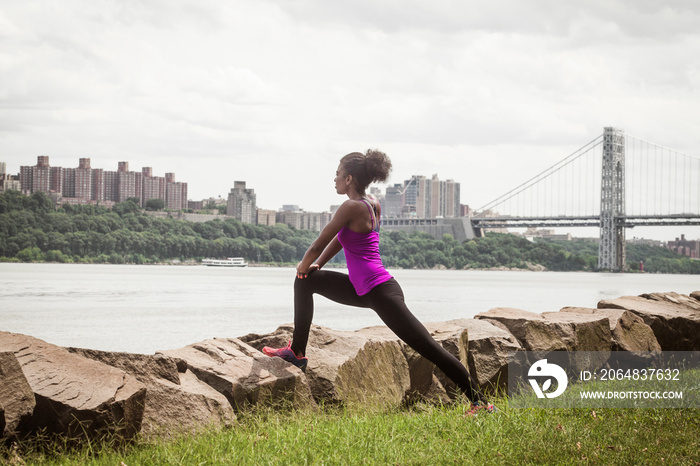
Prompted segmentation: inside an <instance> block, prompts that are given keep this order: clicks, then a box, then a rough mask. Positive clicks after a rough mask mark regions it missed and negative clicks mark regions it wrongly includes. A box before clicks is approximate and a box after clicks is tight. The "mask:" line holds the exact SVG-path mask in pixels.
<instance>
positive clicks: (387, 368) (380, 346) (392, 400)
mask: <svg viewBox="0 0 700 466" xmlns="http://www.w3.org/2000/svg"><path fill="white" fill-rule="evenodd" d="M292 330H293V328H292V326H291V325H283V326H281V327H279V328H278V329H277V330H276V331H275V332H273V333H272V334H269V335H255V334H252V335H247V336H245V337H242V339H244V340H246V341H248V342H249V344H250V345H251V346H253V347H255V348H257V349H258V350H261V349H262V347H263V346H271V347H280V346H286V345H287V342H288V341H289V340H290V339H291V335H292ZM306 356H307V357H308V358H309V363H308V366H307V368H306V376H307V377H308V379H309V385H310V386H311V391H312V393H313V395H314V397H315V398H316V399H317V400H319V401H325V402H342V403H362V404H365V405H378V404H381V405H384V406H392V405H394V406H396V405H399V404H400V403H401V402H402V400H403V397H404V395H405V393H406V391H407V390H408V389H409V386H410V381H409V374H408V364H407V363H406V360H405V358H404V357H403V354H402V353H401V348H400V347H399V345H398V343H396V342H394V341H371V340H370V339H369V338H368V337H366V336H363V335H361V334H359V333H357V332H343V331H338V330H332V329H328V328H324V327H319V326H317V325H312V326H311V331H310V334H309V342H308V345H307V350H306ZM274 359H278V358H274Z"/></svg>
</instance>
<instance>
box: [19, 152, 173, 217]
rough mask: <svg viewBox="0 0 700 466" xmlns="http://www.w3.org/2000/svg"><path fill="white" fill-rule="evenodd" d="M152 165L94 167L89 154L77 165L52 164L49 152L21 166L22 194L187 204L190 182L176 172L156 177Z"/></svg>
mask: <svg viewBox="0 0 700 466" xmlns="http://www.w3.org/2000/svg"><path fill="white" fill-rule="evenodd" d="M152 175H153V170H152V168H151V167H144V168H143V170H142V171H141V173H137V172H132V171H129V162H119V164H118V169H117V171H104V170H103V169H101V168H92V167H91V166H90V159H89V158H81V159H80V162H79V165H78V167H77V168H62V167H51V166H50V165H49V158H48V156H45V155H42V156H39V157H38V158H37V164H36V165H35V166H32V167H28V166H24V167H20V186H21V191H22V193H23V194H32V193H34V192H37V191H44V192H51V193H55V194H57V195H59V196H61V198H62V199H61V202H69V203H74V204H80V203H89V202H93V203H98V202H103V203H105V204H110V203H113V202H124V201H126V200H127V199H129V198H135V199H138V200H139V201H138V202H139V203H140V204H141V206H143V205H145V203H146V201H148V200H149V199H162V200H163V201H164V202H165V205H166V207H167V208H169V209H174V210H181V209H184V208H186V207H187V183H179V182H176V181H175V174H174V173H167V174H166V177H165V178H163V177H154V176H152Z"/></svg>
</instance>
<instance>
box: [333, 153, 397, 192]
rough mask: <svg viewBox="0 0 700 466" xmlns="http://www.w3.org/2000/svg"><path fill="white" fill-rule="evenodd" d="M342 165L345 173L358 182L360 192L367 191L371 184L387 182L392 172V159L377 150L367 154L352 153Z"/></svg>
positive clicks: (341, 162) (341, 160) (341, 161)
mask: <svg viewBox="0 0 700 466" xmlns="http://www.w3.org/2000/svg"><path fill="white" fill-rule="evenodd" d="M340 164H341V165H342V166H343V169H344V170H345V173H347V174H348V175H352V177H353V179H355V180H356V181H357V186H358V188H359V189H360V190H362V191H364V190H365V189H367V186H369V184H370V183H373V182H375V181H386V180H387V178H389V173H390V172H391V159H389V157H388V156H387V155H386V154H385V153H384V152H381V151H379V150H376V149H369V150H368V151H367V153H365V154H363V153H361V152H351V153H349V154H348V155H346V156H345V157H343V158H342V159H340Z"/></svg>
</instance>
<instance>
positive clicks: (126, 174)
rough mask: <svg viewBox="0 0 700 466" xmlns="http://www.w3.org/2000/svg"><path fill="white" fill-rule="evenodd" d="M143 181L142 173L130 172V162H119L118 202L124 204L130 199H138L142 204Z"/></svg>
mask: <svg viewBox="0 0 700 466" xmlns="http://www.w3.org/2000/svg"><path fill="white" fill-rule="evenodd" d="M142 181H143V176H142V175H141V173H136V172H130V171H129V162H119V168H118V170H117V183H118V185H117V199H116V201H117V202H124V201H126V200H127V199H129V198H138V199H139V202H141V191H142V189H143V186H142Z"/></svg>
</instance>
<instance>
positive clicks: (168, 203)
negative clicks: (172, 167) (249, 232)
mask: <svg viewBox="0 0 700 466" xmlns="http://www.w3.org/2000/svg"><path fill="white" fill-rule="evenodd" d="M165 207H166V208H168V209H172V210H182V209H186V208H187V183H178V182H176V181H175V173H166V174H165ZM253 211H255V207H254V206H253ZM250 223H254V222H250Z"/></svg>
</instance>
